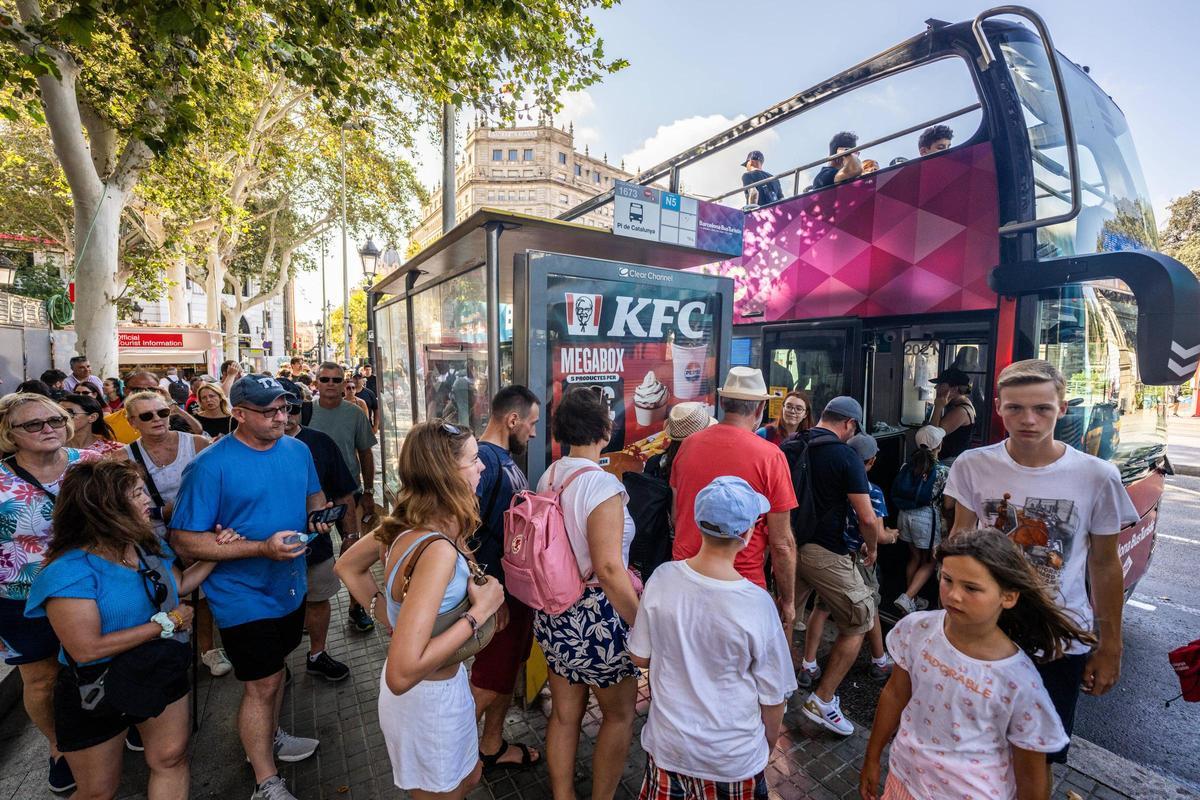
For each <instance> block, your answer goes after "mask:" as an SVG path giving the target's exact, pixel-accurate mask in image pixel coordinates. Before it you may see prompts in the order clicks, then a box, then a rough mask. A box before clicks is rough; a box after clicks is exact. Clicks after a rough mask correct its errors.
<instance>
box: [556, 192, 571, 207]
mask: <svg viewBox="0 0 1200 800" xmlns="http://www.w3.org/2000/svg"><path fill="white" fill-rule="evenodd" d="M558 202H559V203H561V204H562V205H564V206H565V205H566V204H567V203H568V202H569V201H568V200H567V196H566V195H565V194H560V195H559V196H558Z"/></svg>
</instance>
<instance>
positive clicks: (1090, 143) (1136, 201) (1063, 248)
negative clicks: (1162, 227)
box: [999, 28, 1158, 259]
mask: <svg viewBox="0 0 1200 800" xmlns="http://www.w3.org/2000/svg"><path fill="white" fill-rule="evenodd" d="M999 51H1000V52H1001V53H1002V54H1003V58H1004V61H1005V64H1006V65H1007V66H1008V69H1009V72H1010V74H1011V75H1012V79H1013V83H1014V85H1015V87H1016V90H1017V95H1018V96H1019V97H1020V99H1021V105H1022V109H1023V111H1024V114H1025V124H1026V128H1027V129H1028V131H1029V143H1030V152H1031V157H1032V159H1033V175H1034V186H1035V192H1036V194H1035V198H1036V210H1037V217H1038V218H1039V219H1041V218H1045V217H1050V216H1053V215H1056V214H1061V213H1064V212H1065V211H1067V210H1068V209H1069V208H1070V206H1071V196H1070V193H1071V180H1070V172H1069V169H1068V166H1067V165H1068V163H1069V161H1068V158H1067V152H1066V141H1065V137H1064V135H1063V128H1062V116H1061V113H1060V111H1059V105H1058V97H1057V95H1056V93H1055V91H1054V83H1053V79H1052V77H1051V73H1050V69H1049V64H1048V63H1047V61H1046V50H1045V47H1044V46H1043V45H1042V42H1041V40H1040V39H1038V38H1037V36H1036V35H1035V34H1034V33H1033V32H1031V31H1029V30H1027V29H1024V28H1011V29H1008V30H1007V31H1006V32H1004V33H1002V34H1001V36H1000V42H999ZM1058 61H1059V67H1060V69H1061V71H1062V75H1063V82H1064V88H1065V91H1066V94H1067V105H1068V107H1069V108H1070V111H1071V121H1072V122H1073V123H1074V128H1075V140H1076V144H1077V150H1078V156H1079V173H1080V174H1079V179H1080V187H1081V190H1082V195H1083V196H1082V209H1081V210H1080V212H1079V215H1078V216H1077V217H1076V218H1075V219H1073V220H1071V221H1070V222H1065V223H1061V224H1058V225H1052V226H1048V227H1044V228H1039V229H1038V257H1039V258H1043V259H1045V258H1057V257H1060V256H1071V255H1084V254H1087V253H1098V252H1106V251H1116V250H1131V249H1150V250H1156V249H1158V234H1157V228H1156V226H1155V223H1154V212H1153V210H1152V208H1151V205H1150V199H1149V192H1148V191H1147V189H1146V182H1145V179H1144V178H1143V177H1142V168H1141V164H1140V163H1138V157H1137V153H1136V151H1135V150H1134V147H1133V139H1132V137H1131V136H1130V133H1129V126H1128V125H1127V124H1126V122H1125V116H1124V114H1122V113H1121V110H1120V109H1119V108H1117V105H1116V103H1114V102H1113V101H1112V99H1111V98H1110V97H1109V96H1108V95H1106V94H1105V93H1104V92H1103V91H1102V90H1101V89H1100V88H1099V87H1098V86H1096V84H1095V83H1094V82H1093V81H1092V79H1091V78H1090V77H1089V76H1088V75H1087V73H1085V72H1084V70H1083V69H1081V68H1080V67H1078V66H1076V65H1075V64H1074V63H1073V62H1071V61H1070V60H1068V59H1067V58H1065V57H1064V56H1062V55H1061V54H1059V55H1058Z"/></svg>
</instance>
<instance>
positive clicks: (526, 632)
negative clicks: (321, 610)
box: [310, 590, 533, 694]
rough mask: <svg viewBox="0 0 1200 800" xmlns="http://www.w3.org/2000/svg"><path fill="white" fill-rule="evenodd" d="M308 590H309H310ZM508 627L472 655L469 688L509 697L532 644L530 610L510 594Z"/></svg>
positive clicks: (508, 598) (508, 597) (531, 612)
mask: <svg viewBox="0 0 1200 800" xmlns="http://www.w3.org/2000/svg"><path fill="white" fill-rule="evenodd" d="M310 591H311V590H310ZM504 605H505V606H506V607H507V608H508V624H507V625H505V626H504V629H503V630H499V631H496V634H495V635H494V636H493V637H492V641H490V642H489V643H488V646H487V647H485V648H483V649H482V650H480V651H479V652H478V653H477V654H476V655H475V663H473V664H472V665H471V685H472V686H475V687H477V688H479V689H484V690H486V691H489V692H496V693H497V694H512V691H513V689H514V688H515V687H516V685H517V675H518V674H519V673H520V671H521V665H522V664H524V663H525V660H526V659H527V658H529V650H530V647H532V645H533V609H532V608H530V607H529V606H527V605H525V604H524V603H522V602H521V601H520V600H518V599H517V598H515V597H513V596H512V595H505V598H504Z"/></svg>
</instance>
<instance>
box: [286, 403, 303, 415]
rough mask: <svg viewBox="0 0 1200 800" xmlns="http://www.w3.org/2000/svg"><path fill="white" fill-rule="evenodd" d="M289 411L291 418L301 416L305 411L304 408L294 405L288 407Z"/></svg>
mask: <svg viewBox="0 0 1200 800" xmlns="http://www.w3.org/2000/svg"><path fill="white" fill-rule="evenodd" d="M287 410H288V415H289V416H290V415H292V414H299V413H300V412H301V411H303V410H304V406H293V405H289V406H288V407H287Z"/></svg>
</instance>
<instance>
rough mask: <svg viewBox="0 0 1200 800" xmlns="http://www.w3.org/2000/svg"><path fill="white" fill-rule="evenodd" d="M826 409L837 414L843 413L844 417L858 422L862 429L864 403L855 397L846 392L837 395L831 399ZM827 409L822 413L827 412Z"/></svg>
mask: <svg viewBox="0 0 1200 800" xmlns="http://www.w3.org/2000/svg"><path fill="white" fill-rule="evenodd" d="M825 411H832V412H833V413H835V414H841V415H842V416H843V417H849V418H850V419H852V420H854V421H855V422H857V423H858V427H859V429H860V430H861V429H862V426H863V410H862V405H861V404H860V403H859V402H858V401H857V400H855V399H854V398H853V397H847V396H846V395H844V394H843V395H839V396H838V397H835V398H833V399H832V400H830V401H829V403H828V404H827V405H826V406H825ZM825 411H822V412H821V413H825Z"/></svg>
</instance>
